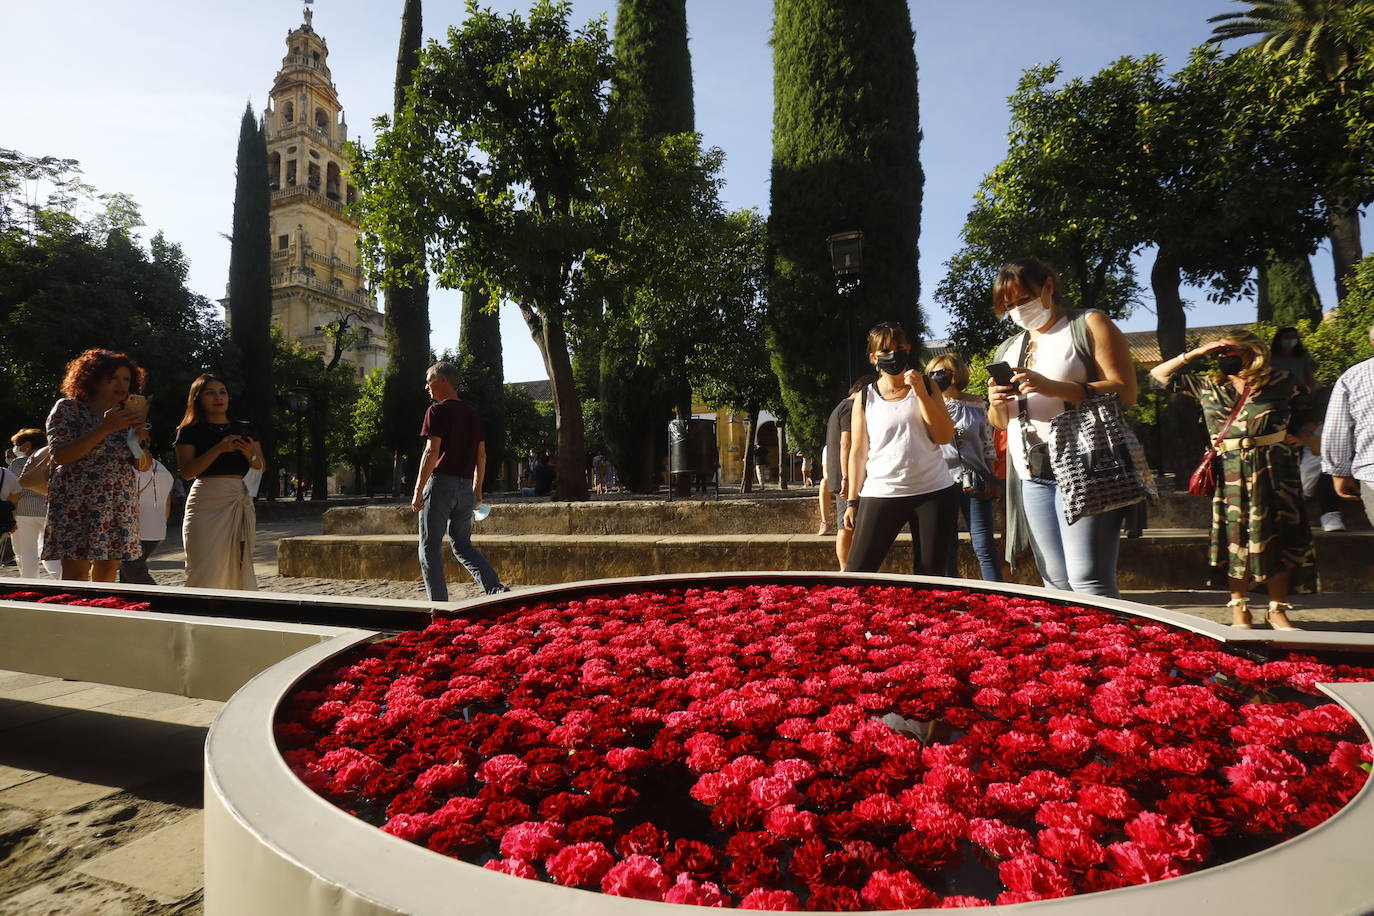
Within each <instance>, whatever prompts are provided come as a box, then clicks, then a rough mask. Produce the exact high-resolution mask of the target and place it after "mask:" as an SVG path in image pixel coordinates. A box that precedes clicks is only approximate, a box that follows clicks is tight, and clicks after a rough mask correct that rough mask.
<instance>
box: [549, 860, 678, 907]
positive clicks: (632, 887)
mask: <svg viewBox="0 0 1374 916" xmlns="http://www.w3.org/2000/svg"><path fill="white" fill-rule="evenodd" d="M569 848H572V847H569ZM601 891H602V893H605V894H614V895H615V896H617V897H636V898H638V899H640V900H662V899H663V895H664V894H666V893H667V892H668V879H667V877H665V876H664V874H663V867H662V866H661V865H659V864H658V862H656V861H654V860H653V859H651V858H649V857H648V856H630V857H629V858H627V859H625V860H624V861H621V862H618V863H616V864H615V865H612V866H611V869H610V871H608V872H606V876H605V877H604V878H602V879H601Z"/></svg>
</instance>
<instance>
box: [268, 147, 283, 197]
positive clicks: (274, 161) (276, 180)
mask: <svg viewBox="0 0 1374 916" xmlns="http://www.w3.org/2000/svg"><path fill="white" fill-rule="evenodd" d="M267 186H268V187H269V188H271V189H272V190H273V191H275V190H277V189H278V188H280V187H281V153H273V154H271V155H270V156H268V157H267Z"/></svg>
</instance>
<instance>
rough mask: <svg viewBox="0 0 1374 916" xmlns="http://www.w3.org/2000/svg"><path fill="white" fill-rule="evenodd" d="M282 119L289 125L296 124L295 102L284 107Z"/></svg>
mask: <svg viewBox="0 0 1374 916" xmlns="http://www.w3.org/2000/svg"><path fill="white" fill-rule="evenodd" d="M282 119H283V120H284V121H285V122H286V123H287V124H294V123H295V122H296V105H295V103H294V102H287V103H286V104H285V105H283V106H282Z"/></svg>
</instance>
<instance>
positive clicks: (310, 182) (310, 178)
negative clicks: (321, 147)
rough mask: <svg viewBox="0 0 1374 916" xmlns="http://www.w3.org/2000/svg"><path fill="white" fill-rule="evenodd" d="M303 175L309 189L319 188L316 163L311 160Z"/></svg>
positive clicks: (318, 168)
mask: <svg viewBox="0 0 1374 916" xmlns="http://www.w3.org/2000/svg"><path fill="white" fill-rule="evenodd" d="M305 177H306V181H305V183H306V186H307V187H309V188H310V190H312V191H318V190H319V189H320V167H319V166H318V165H316V164H315V163H313V162H312V163H310V166H309V168H308V170H307V171H306V173H305Z"/></svg>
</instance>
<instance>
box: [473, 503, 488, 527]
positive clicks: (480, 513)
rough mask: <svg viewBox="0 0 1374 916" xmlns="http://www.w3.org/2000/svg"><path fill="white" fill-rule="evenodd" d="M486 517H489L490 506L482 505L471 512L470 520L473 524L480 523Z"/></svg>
mask: <svg viewBox="0 0 1374 916" xmlns="http://www.w3.org/2000/svg"><path fill="white" fill-rule="evenodd" d="M488 515H491V506H489V505H487V504H486V503H482V505H480V506H478V507H477V508H476V509H473V510H472V520H473V521H474V522H480V521H482V520H483V519H485V518H486V517H487V516H488Z"/></svg>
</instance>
